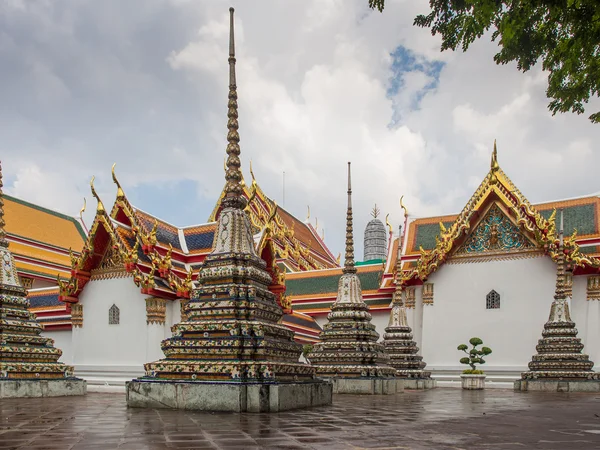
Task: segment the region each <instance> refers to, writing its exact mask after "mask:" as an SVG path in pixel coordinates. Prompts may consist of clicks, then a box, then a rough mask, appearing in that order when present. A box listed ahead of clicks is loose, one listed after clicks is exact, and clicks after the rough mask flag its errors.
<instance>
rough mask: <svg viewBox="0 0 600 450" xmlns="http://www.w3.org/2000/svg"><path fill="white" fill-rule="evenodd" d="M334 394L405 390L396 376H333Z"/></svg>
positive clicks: (372, 393)
mask: <svg viewBox="0 0 600 450" xmlns="http://www.w3.org/2000/svg"><path fill="white" fill-rule="evenodd" d="M332 381H333V393H334V394H361V395H393V394H396V393H399V392H403V391H404V384H403V383H402V380H398V379H395V378H333V379H332Z"/></svg>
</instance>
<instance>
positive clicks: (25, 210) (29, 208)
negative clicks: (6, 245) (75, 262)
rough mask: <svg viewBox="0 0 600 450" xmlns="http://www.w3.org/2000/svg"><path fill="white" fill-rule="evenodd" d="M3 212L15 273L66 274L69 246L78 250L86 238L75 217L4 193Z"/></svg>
mask: <svg viewBox="0 0 600 450" xmlns="http://www.w3.org/2000/svg"><path fill="white" fill-rule="evenodd" d="M4 212H5V217H6V231H7V233H8V239H9V241H10V249H11V252H12V253H13V255H14V257H15V260H16V264H17V270H18V271H19V273H22V274H30V275H34V276H38V277H42V278H50V279H55V278H56V275H57V274H61V275H62V276H68V274H69V273H70V269H71V259H70V257H69V248H72V249H73V251H74V252H76V253H78V252H79V251H80V250H81V248H82V247H83V244H84V242H85V240H86V234H85V231H84V230H83V227H82V226H81V223H80V222H79V220H78V219H76V218H74V217H70V216H67V215H65V214H61V213H59V212H56V211H52V210H50V209H46V208H42V207H41V206H37V205H34V204H32V203H29V202H26V201H24V200H20V199H18V198H15V197H12V196H10V195H6V194H5V195H4Z"/></svg>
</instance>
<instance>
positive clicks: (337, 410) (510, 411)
mask: <svg viewBox="0 0 600 450" xmlns="http://www.w3.org/2000/svg"><path fill="white" fill-rule="evenodd" d="M13 448H15V449H17V448H19V449H32V450H34V449H48V450H50V449H63V450H69V449H70V450H75V449H86V450H94V449H117V448H118V449H123V450H126V449H130V450H134V449H136V450H137V449H139V450H142V449H149V450H150V449H166V448H179V449H230V448H232V449H235V448H238V449H253V448H282V449H283V448H285V449H309V448H310V449H320V448H326V449H328V450H335V449H362V448H379V449H405V448H406V449H425V448H435V449H466V448H469V449H473V448H493V449H513V448H514V449H529V448H543V449H570V448H573V449H575V448H577V449H580V448H586V449H587V448H600V395H597V394H585V393H577V394H575V393H570V394H565V393H537V392H530V393H515V392H513V391H511V390H504V389H487V390H485V391H463V390H461V389H451V388H448V389H444V388H438V389H433V390H430V391H405V393H404V394H398V395H393V396H392V395H390V396H360V397H359V396H353V395H342V396H339V395H338V396H335V397H334V405H333V406H326V407H319V408H313V409H306V410H296V411H293V412H285V413H279V414H233V413H231V414H230V413H219V414H217V413H199V412H186V411H174V410H152V409H133V408H127V405H126V403H125V396H124V395H123V394H112V393H111V394H107V393H90V394H88V395H87V396H84V397H62V398H46V399H3V400H2V401H1V402H0V449H13Z"/></svg>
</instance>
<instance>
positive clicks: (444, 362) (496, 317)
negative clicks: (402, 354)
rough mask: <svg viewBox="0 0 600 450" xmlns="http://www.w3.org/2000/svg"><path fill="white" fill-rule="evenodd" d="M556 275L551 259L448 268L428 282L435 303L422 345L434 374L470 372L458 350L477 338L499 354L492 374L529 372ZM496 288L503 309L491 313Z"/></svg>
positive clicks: (491, 360)
mask: <svg viewBox="0 0 600 450" xmlns="http://www.w3.org/2000/svg"><path fill="white" fill-rule="evenodd" d="M555 276H556V269H555V265H554V263H553V262H552V261H551V260H550V258H548V257H536V258H528V259H517V260H508V261H489V262H482V263H465V264H445V265H444V266H442V267H441V268H440V269H439V271H438V272H436V273H434V274H432V275H431V277H430V278H429V280H428V281H429V282H432V283H434V304H433V305H431V306H429V305H425V306H424V312H423V341H422V345H420V347H421V351H422V355H423V357H424V360H425V361H426V362H427V364H428V368H430V369H433V370H434V374H435V372H439V373H443V372H444V371H453V372H454V373H456V370H462V369H464V368H465V367H466V366H464V365H461V364H460V363H459V359H460V358H461V357H462V356H464V355H463V354H462V353H461V352H459V351H457V350H456V347H457V346H458V345H459V344H463V343H464V344H468V341H469V339H470V338H471V337H474V336H477V337H479V338H481V339H482V340H483V342H484V345H485V346H487V347H490V348H491V349H492V350H493V353H492V354H491V355H489V356H488V357H487V363H486V364H485V366H484V367H483V368H484V369H485V370H486V372H488V373H489V372H505V373H506V372H510V373H511V376H513V374H517V373H518V372H520V371H522V370H526V368H527V363H528V362H529V361H530V360H531V357H532V355H534V354H535V352H536V350H535V346H536V344H537V341H538V339H539V338H540V337H541V333H542V329H543V325H544V323H545V322H546V320H547V319H548V314H549V311H550V305H551V302H552V299H553V296H554V287H555V279H556V278H555ZM492 289H494V290H495V291H496V292H498V293H499V294H500V309H486V295H487V294H488V293H489V292H490V291H491V290H492ZM419 297H420V296H419ZM413 326H414V324H413ZM417 326H418V325H417Z"/></svg>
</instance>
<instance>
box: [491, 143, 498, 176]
mask: <svg viewBox="0 0 600 450" xmlns="http://www.w3.org/2000/svg"><path fill="white" fill-rule="evenodd" d="M490 167H491V170H492V171H494V172H495V171H496V170H498V168H499V166H498V148H497V147H496V139H494V150H492V161H491V163H490Z"/></svg>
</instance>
